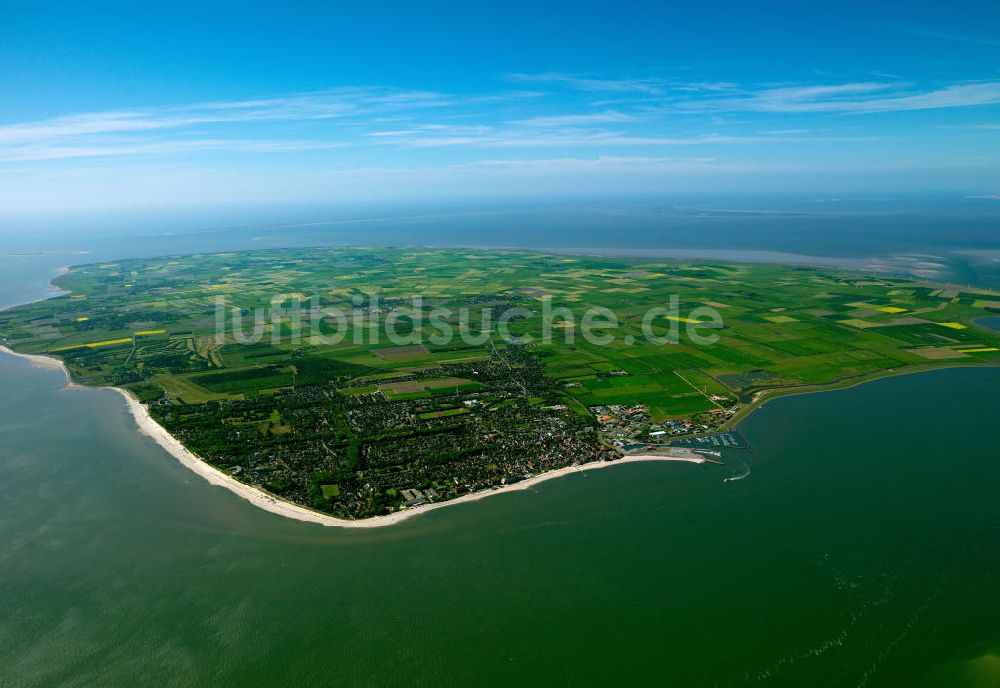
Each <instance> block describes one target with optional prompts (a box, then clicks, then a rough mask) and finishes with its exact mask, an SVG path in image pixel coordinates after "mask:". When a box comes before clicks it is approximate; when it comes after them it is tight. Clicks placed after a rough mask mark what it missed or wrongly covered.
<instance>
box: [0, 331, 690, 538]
mask: <svg viewBox="0 0 1000 688" xmlns="http://www.w3.org/2000/svg"><path fill="white" fill-rule="evenodd" d="M0 352H2V353H6V354H10V355H12V356H17V357H18V358H23V359H26V360H28V361H31V363H32V364H34V365H36V366H38V367H40V368H46V369H49V370H52V369H60V370H62V371H63V373H64V374H65V375H66V382H67V387H69V388H79V389H86V388H85V387H83V386H82V385H77V384H75V383H74V382H73V381H72V378H71V377H70V374H69V370H68V369H67V368H66V366H65V364H64V363H63V362H62V361H61V360H59V359H57V358H52V357H51V356H39V355H36V354H22V353H18V352H16V351H12V350H11V349H10V348H8V347H6V346H3V345H0ZM91 389H111V390H114V391H115V392H117V393H118V394H120V395H121V396H122V398H123V399H124V400H125V403H126V404H127V405H128V408H129V411H131V413H132V418H133V419H134V420H135V423H136V426H137V427H138V429H139V432H141V433H142V434H143V435H146V436H147V437H149V438H151V439H152V440H153V441H154V442H156V443H157V444H158V445H160V447H162V448H163V449H165V450H166V451H167V452H168V453H169V454H170V455H171V456H173V457H174V458H175V459H177V460H178V461H179V462H180V463H181V464H182V465H184V466H185V467H186V468H188V469H190V470H191V471H193V472H194V473H197V474H198V475H199V476H201V477H202V478H204V479H205V480H207V481H208V482H209V483H210V484H212V485H217V486H219V487H223V488H225V489H227V490H229V491H230V492H232V493H233V494H235V495H237V496H239V497H242V498H243V499H245V500H247V501H248V502H250V503H251V504H253V505H254V506H256V507H257V508H259V509H263V510H264V511H269V512H271V513H273V514H277V515H279V516H284V517H286V518H291V519H295V520H297V521H305V522H307V523H316V524H318V525H322V526H335V527H340V528H381V527H385V526H391V525H395V524H397V523H402V522H403V521H406V520H408V519H411V518H413V517H414V516H419V515H420V514H424V513H427V512H428V511H433V510H435V509H440V508H442V507H446V506H452V505H453V504H463V503H465V502H474V501H477V500H480V499H485V498H486V497H491V496H493V495H498V494H504V493H507V492H513V491H516V490H527V489H529V488H531V487H534V486H535V485H537V484H539V483H542V482H545V481H546V480H553V479H555V478H561V477H563V476H566V475H569V474H571V473H576V472H582V471H592V470H599V469H601V468H608V467H609V466H619V465H623V464H628V463H638V462H645V463H651V462H658V461H681V462H685V463H698V464H700V463H705V460H704V459H695V458H686V457H677V456H659V455H655V454H645V455H627V456H625V457H623V458H621V459H618V460H616V461H592V462H590V463H584V464H577V465H573V466H564V467H563V468H558V469H556V470H553V471H548V472H546V473H541V474H539V475H535V476H531V477H530V478H526V479H524V480H522V481H520V482H517V483H514V484H513V485H504V486H502V487H497V488H494V489H487V490H480V491H479V492H472V493H470V494H465V495H462V496H461V497H456V498H454V499H449V500H447V501H443V502H433V503H430V504H422V505H420V506H415V507H410V508H408V509H404V510H402V511H397V512H395V513H392V514H387V515H385V516H372V517H369V518H364V519H358V520H350V519H345V518H336V517H334V516H329V515H327V514H321V513H319V512H317V511H313V510H311V509H307V508H305V507H303V506H299V505H298V504H292V503H291V502H287V501H285V500H283V499H280V498H279V497H276V496H274V495H271V494H268V493H267V492H264V491H263V490H260V489H258V488H255V487H252V486H250V485H247V484H245V483H241V482H240V481H239V480H237V479H236V478H234V477H232V476H231V475H228V474H227V473H224V472H223V471H220V470H219V469H218V468H215V467H214V466H211V465H210V464H208V463H206V462H204V461H202V460H201V459H199V458H198V457H197V455H195V454H194V453H193V452H191V451H190V450H189V449H188V448H187V447H185V446H184V445H183V444H182V443H181V442H180V440H178V439H177V438H176V437H174V436H173V435H171V434H170V433H169V432H167V430H166V428H164V427H163V426H162V425H160V424H159V423H157V422H156V421H155V420H154V419H153V417H152V416H151V415H150V414H149V410H148V409H147V408H146V406H145V405H144V404H142V403H141V402H140V401H139V400H138V399H136V398H135V397H134V396H132V395H131V394H129V393H128V392H127V391H126V390H124V389H121V388H119V387H93V388H91Z"/></svg>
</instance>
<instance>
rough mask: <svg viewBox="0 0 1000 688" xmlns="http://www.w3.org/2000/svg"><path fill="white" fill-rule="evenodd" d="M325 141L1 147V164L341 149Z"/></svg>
mask: <svg viewBox="0 0 1000 688" xmlns="http://www.w3.org/2000/svg"><path fill="white" fill-rule="evenodd" d="M341 147H343V144H338V143H331V142H322V141H271V140H252V139H180V140H172V141H150V142H136V141H133V142H129V143H124V142H118V143H116V144H113V145H109V144H104V145H90V146H87V145H78V146H71V145H70V146H64V145H32V146H11V147H0V162H28V161H43V160H68V159H73V158H105V157H121V156H133V157H144V156H157V155H178V154H184V153H205V152H229V153H288V152H300V151H309V150H329V149H332V148H341Z"/></svg>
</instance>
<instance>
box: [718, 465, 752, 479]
mask: <svg viewBox="0 0 1000 688" xmlns="http://www.w3.org/2000/svg"><path fill="white" fill-rule="evenodd" d="M740 463H741V464H742V466H743V472H742V473H737V474H736V475H731V476H729V477H727V478H723V479H722V482H724V483H728V482H735V481H737V480H743V478H745V477H747V476H748V475H750V466H749V465H748V464H747V462H746V461H744V460H743V459H740Z"/></svg>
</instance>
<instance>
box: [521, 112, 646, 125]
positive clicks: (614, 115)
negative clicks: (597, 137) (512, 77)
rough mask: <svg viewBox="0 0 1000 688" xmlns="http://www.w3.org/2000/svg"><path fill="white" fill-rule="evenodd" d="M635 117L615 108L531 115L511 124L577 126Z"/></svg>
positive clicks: (626, 120) (626, 119) (622, 120)
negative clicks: (544, 115) (591, 111)
mask: <svg viewBox="0 0 1000 688" xmlns="http://www.w3.org/2000/svg"><path fill="white" fill-rule="evenodd" d="M635 118H636V117H635V115H627V114H625V113H623V112H618V111H616V110H605V111H604V112H593V113H590V114H585V115H583V114H581V115H551V116H548V117H531V118H529V119H519V120H514V121H512V122H511V124H514V125H518V126H522V127H563V126H579V125H581V124H582V125H586V124H606V123H609V122H630V121H632V120H634V119H635Z"/></svg>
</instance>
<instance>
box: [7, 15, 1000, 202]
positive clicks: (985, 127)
mask: <svg viewBox="0 0 1000 688" xmlns="http://www.w3.org/2000/svg"><path fill="white" fill-rule="evenodd" d="M872 4H877V5H878V7H871V5H872ZM479 5H482V6H479ZM0 93H2V99H0V104H2V105H0V207H2V208H4V209H5V210H6V211H7V212H13V213H42V212H53V211H55V212H59V211H76V210H81V209H86V210H105V209H107V210H114V209H118V208H126V207H127V208H141V207H180V206H198V205H202V204H213V203H243V202H264V203H266V202H275V203H279V202H280V203H289V202H290V203H295V202H332V203H337V202H353V201H359V200H360V201H366V202H367V201H383V200H385V201H390V200H392V201H394V200H410V199H420V200H423V201H431V202H433V201H435V200H436V199H440V200H441V201H442V202H443V201H452V200H458V199H467V198H491V197H495V198H539V197H541V198H546V197H567V196H581V195H582V196H602V197H604V196H615V195H628V194H664V195H672V194H686V193H699V194H705V193H710V194H717V195H721V196H724V195H726V194H747V193H761V194H765V193H781V192H792V193H807V194H819V195H822V194H843V193H859V192H865V193H872V192H874V193H881V192H892V193H895V192H914V191H915V192H931V193H948V194H963V195H995V194H1000V164H998V160H997V155H998V153H1000V146H998V142H1000V9H998V7H997V5H996V3H993V2H974V3H973V2H950V3H937V2H935V3H915V2H907V3H891V2H880V3H852V2H838V3H804V2H794V3H792V2H789V3H767V2H763V3H749V2H716V3H711V2H710V3H687V2H685V3H664V2H660V3H630V2H616V3H586V2H577V3H562V4H555V3H542V2H537V1H536V2H531V3H519V2H512V3H491V4H490V5H489V6H486V4H485V3H483V4H480V3H468V2H466V3H440V2H423V3H400V2H388V3H350V2H348V3H334V2H324V3H307V2H286V3H252V2H240V3H229V2H213V3H207V2H198V3H188V2H171V3H159V4H156V3H135V2H130V3H103V2H90V3H68V2H67V3H47V2H14V1H11V2H5V3H2V5H0Z"/></svg>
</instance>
